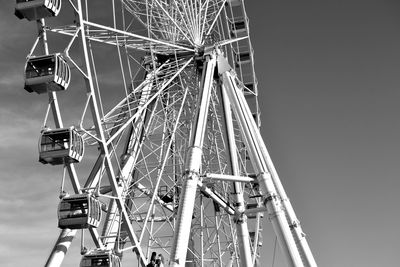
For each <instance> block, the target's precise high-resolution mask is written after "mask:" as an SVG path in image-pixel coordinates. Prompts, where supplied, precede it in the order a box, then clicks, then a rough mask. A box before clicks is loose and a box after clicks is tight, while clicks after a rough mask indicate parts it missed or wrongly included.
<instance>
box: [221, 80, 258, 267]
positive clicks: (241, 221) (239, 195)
mask: <svg viewBox="0 0 400 267" xmlns="http://www.w3.org/2000/svg"><path fill="white" fill-rule="evenodd" d="M222 101H223V108H224V115H225V123H226V131H227V136H228V147H229V156H230V162H231V166H232V174H233V175H235V176H239V175H240V173H239V165H238V162H239V161H238V157H237V154H236V153H237V152H236V143H235V133H234V130H233V122H232V111H231V105H230V102H229V100H228V96H227V95H226V92H225V90H224V88H222ZM233 188H234V192H232V193H233V195H234V197H235V201H236V205H235V206H236V207H237V211H238V212H239V213H243V212H244V210H245V206H244V198H243V189H242V185H241V183H239V182H234V184H233ZM235 224H236V230H237V236H238V243H239V250H240V262H241V266H243V267H251V266H252V265H253V264H252V258H251V247H250V238H249V229H248V227H247V216H246V215H244V214H240V215H238V216H237V218H235Z"/></svg>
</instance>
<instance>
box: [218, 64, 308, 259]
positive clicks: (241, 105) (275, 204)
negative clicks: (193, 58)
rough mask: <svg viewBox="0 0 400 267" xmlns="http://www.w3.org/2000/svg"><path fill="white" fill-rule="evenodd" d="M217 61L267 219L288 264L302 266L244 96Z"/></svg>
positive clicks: (228, 69) (225, 68) (232, 75)
mask: <svg viewBox="0 0 400 267" xmlns="http://www.w3.org/2000/svg"><path fill="white" fill-rule="evenodd" d="M218 60H219V65H218V69H219V72H220V76H221V77H222V80H223V86H225V87H226V90H227V93H228V97H229V100H230V101H231V103H232V107H233V110H234V112H235V115H236V119H237V120H238V121H239V124H240V126H241V130H242V132H243V134H244V137H245V142H246V145H247V148H248V149H249V153H250V158H251V160H252V162H253V165H254V167H255V169H256V171H257V172H258V176H257V179H258V182H259V184H260V187H261V190H262V193H263V194H264V196H265V197H266V198H265V205H266V207H267V209H268V214H269V218H270V220H271V222H272V225H273V227H274V230H275V233H276V235H277V237H278V240H279V244H280V246H281V248H282V252H283V253H284V255H285V258H286V259H287V261H288V264H289V266H295V267H299V266H304V263H303V261H302V259H301V256H304V254H303V253H301V251H299V249H298V247H297V245H298V244H299V243H298V242H296V241H295V239H294V235H292V231H291V229H290V228H291V225H289V223H288V221H287V218H286V215H287V214H286V213H285V210H284V207H283V206H282V202H281V198H280V197H281V196H280V195H279V192H277V190H276V186H275V184H274V181H273V178H272V177H271V174H270V171H269V168H268V167H269V166H268V163H267V160H266V157H265V154H264V153H263V152H264V151H265V150H266V149H264V148H265V144H264V143H263V141H262V138H261V134H260V132H259V130H258V127H257V125H256V124H255V122H254V119H253V118H252V115H251V111H250V108H249V107H248V105H247V102H246V100H245V99H244V96H243V93H242V92H241V91H240V89H239V88H238V87H237V85H236V80H235V74H234V73H232V72H233V71H232V70H231V69H230V68H229V65H228V64H227V62H226V60H225V59H224V58H221V57H219V59H218ZM227 66H228V67H227ZM296 243H297V244H296ZM300 253H301V254H302V255H301V254H300Z"/></svg>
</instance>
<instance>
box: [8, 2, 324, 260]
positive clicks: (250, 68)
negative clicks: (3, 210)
mask: <svg viewBox="0 0 400 267" xmlns="http://www.w3.org/2000/svg"><path fill="white" fill-rule="evenodd" d="M61 2H63V3H62V5H61ZM15 14H16V15H17V16H18V17H19V18H21V19H24V18H25V19H27V20H28V21H32V22H36V23H37V25H38V32H39V35H38V38H37V39H36V41H34V44H33V47H32V49H31V51H30V52H29V54H28V57H27V63H26V66H25V87H24V88H25V90H26V91H28V92H30V93H37V94H39V96H38V97H42V96H47V98H46V97H44V98H43V105H44V106H45V105H46V99H47V100H48V101H47V107H48V108H47V110H46V112H45V114H44V123H43V129H42V131H41V133H40V139H39V161H40V162H41V163H43V164H49V165H55V166H59V167H60V168H59V170H60V172H61V173H62V179H61V181H60V182H61V187H60V203H59V205H58V227H59V228H60V229H61V233H60V236H59V238H58V240H57V242H56V245H55V246H54V248H53V250H52V252H51V254H50V256H49V258H48V260H47V262H46V265H45V266H60V265H61V263H62V261H63V259H64V256H65V254H66V252H67V250H68V248H69V247H70V245H71V242H72V239H73V238H74V237H75V236H77V237H76V238H78V236H79V235H78V234H77V233H78V232H81V237H80V239H81V254H82V255H83V256H82V258H81V261H80V266H81V267H89V266H112V267H116V266H122V265H124V263H125V262H127V261H128V260H130V261H132V257H131V256H130V255H134V256H135V257H134V258H135V260H136V261H137V265H138V266H162V265H165V266H166V265H168V266H261V265H259V263H258V261H259V259H260V255H261V253H262V243H263V236H262V232H263V229H262V225H263V224H262V222H263V221H264V220H267V219H269V220H270V221H271V224H272V227H273V230H274V232H275V235H276V237H277V240H278V243H279V245H280V247H281V250H282V254H283V255H284V256H285V258H286V259H287V263H288V265H289V266H316V263H315V261H314V259H313V256H312V253H311V251H310V248H309V246H308V244H307V241H306V239H305V235H304V233H303V231H302V229H301V226H300V223H299V221H298V219H297V218H296V215H295V213H294V210H293V208H292V206H291V204H290V202H289V200H288V197H287V196H286V193H285V191H284V188H283V186H282V184H281V182H280V179H279V176H278V174H277V173H276V170H275V168H274V165H273V163H272V161H271V158H270V156H269V154H268V151H267V149H266V147H265V144H264V142H263V140H262V137H261V134H260V131H259V127H260V111H259V105H258V100H257V97H258V84H257V79H256V76H255V71H254V52H253V48H252V46H251V41H250V35H249V34H250V32H249V19H248V17H247V15H246V11H245V5H244V1H243V0H179V1H178V0H108V1H87V0H69V1H61V0H30V1H29V0H28V1H26V0H17V1H16V10H15ZM50 114H51V115H50ZM65 121H67V122H68V125H65ZM264 213H265V215H266V216H265V217H264ZM85 233H88V234H86V235H85ZM71 256H72V255H71ZM75 257H78V255H75ZM129 264H130V266H132V262H129ZM149 264H154V265H149ZM157 264H158V265H157Z"/></svg>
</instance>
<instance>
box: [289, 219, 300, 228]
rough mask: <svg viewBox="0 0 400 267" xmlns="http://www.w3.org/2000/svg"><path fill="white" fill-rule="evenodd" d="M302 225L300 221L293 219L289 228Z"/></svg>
mask: <svg viewBox="0 0 400 267" xmlns="http://www.w3.org/2000/svg"><path fill="white" fill-rule="evenodd" d="M299 226H300V221H293V222H292V223H291V224H290V225H289V228H290V230H293V229H295V228H297V227H299Z"/></svg>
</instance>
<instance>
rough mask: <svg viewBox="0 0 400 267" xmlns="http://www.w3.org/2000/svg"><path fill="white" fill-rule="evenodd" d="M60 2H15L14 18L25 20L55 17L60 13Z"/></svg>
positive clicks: (57, 0)
mask: <svg viewBox="0 0 400 267" xmlns="http://www.w3.org/2000/svg"><path fill="white" fill-rule="evenodd" d="M61 2H62V0H17V5H16V7H15V16H17V17H18V18H19V19H23V18H26V19H27V20H38V19H43V18H48V17H55V16H57V15H58V13H60V10H61Z"/></svg>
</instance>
